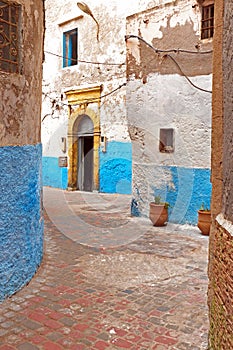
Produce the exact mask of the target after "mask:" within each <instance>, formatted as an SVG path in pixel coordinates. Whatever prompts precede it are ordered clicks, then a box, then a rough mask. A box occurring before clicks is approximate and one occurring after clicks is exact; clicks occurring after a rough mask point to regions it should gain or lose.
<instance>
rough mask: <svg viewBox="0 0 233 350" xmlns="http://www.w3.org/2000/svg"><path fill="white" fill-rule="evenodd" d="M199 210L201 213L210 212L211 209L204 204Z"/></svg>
mask: <svg viewBox="0 0 233 350" xmlns="http://www.w3.org/2000/svg"><path fill="white" fill-rule="evenodd" d="M199 210H200V211H210V208H209V207H207V206H205V204H204V203H203V202H202V203H201V206H200V209H199Z"/></svg>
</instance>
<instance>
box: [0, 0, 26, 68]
mask: <svg viewBox="0 0 233 350" xmlns="http://www.w3.org/2000/svg"><path fill="white" fill-rule="evenodd" d="M20 19H21V5H19V4H16V3H10V2H6V1H0V70H1V71H4V72H8V73H19V71H20V23H21V20H20Z"/></svg>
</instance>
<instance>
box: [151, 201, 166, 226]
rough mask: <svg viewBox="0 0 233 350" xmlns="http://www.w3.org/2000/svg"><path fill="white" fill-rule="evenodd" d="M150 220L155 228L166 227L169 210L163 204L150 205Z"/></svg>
mask: <svg viewBox="0 0 233 350" xmlns="http://www.w3.org/2000/svg"><path fill="white" fill-rule="evenodd" d="M149 218H150V220H151V222H152V224H153V225H154V226H164V225H166V224H167V220H168V210H167V208H165V207H164V205H163V204H161V205H160V204H155V203H153V202H152V203H150V215H149Z"/></svg>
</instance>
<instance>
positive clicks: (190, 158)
mask: <svg viewBox="0 0 233 350" xmlns="http://www.w3.org/2000/svg"><path fill="white" fill-rule="evenodd" d="M211 79H212V76H211V75H209V76H199V77H195V78H192V81H193V82H194V83H195V84H196V85H198V86H201V87H203V88H205V89H211ZM127 89H128V91H129V93H128V94H127V109H128V121H129V124H131V125H133V126H134V127H137V128H139V129H141V130H142V131H143V134H144V144H142V142H134V147H133V159H134V163H137V162H139V163H140V164H141V163H147V164H150V163H153V164H156V165H169V166H172V165H174V166H180V167H197V168H202V167H205V168H206V167H210V138H211V97H212V96H211V94H209V93H205V92H202V91H199V90H197V89H195V88H194V87H193V86H191V85H190V84H189V83H188V82H187V81H186V79H185V78H184V77H182V76H180V75H160V74H152V75H151V76H149V78H148V81H147V83H146V84H143V83H142V82H141V80H135V79H133V78H132V79H131V80H130V82H129V83H128V85H127ZM160 128H173V129H174V133H175V134H174V138H175V143H174V145H175V152H174V153H170V154H169V153H161V152H159V130H160Z"/></svg>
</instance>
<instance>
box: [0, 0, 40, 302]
mask: <svg viewBox="0 0 233 350" xmlns="http://www.w3.org/2000/svg"><path fill="white" fill-rule="evenodd" d="M17 3H18V4H20V5H21V14H20V23H18V26H19V33H20V35H19V39H18V41H17V44H16V48H17V49H18V50H19V52H18V54H19V55H20V65H19V66H20V69H19V72H18V73H9V72H5V71H3V70H2V69H1V70H0V91H1V98H0V114H1V118H0V168H1V176H0V188H1V197H0V246H1V254H0V300H2V299H4V298H5V297H6V296H8V295H11V294H13V293H14V292H15V291H16V290H18V289H19V288H20V287H22V286H23V285H24V284H25V283H27V282H28V281H29V280H30V279H31V277H32V276H33V275H34V273H35V271H36V270H37V268H38V266H39V264H40V262H41V259H42V250H43V241H42V237H43V220H42V212H41V211H42V208H41V158H42V147H41V144H40V115H41V83H42V57H43V51H42V48H43V29H44V23H43V2H42V1H30V0H25V1H22V0H21V1H20V0H19V1H17ZM8 4H11V3H7V4H6V5H7V6H8ZM14 4H15V3H14ZM1 15H2V13H1ZM3 28H4V27H3ZM3 30H5V29H3ZM3 44H4V43H3ZM0 49H1V44H0ZM0 60H1V58H0Z"/></svg>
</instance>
